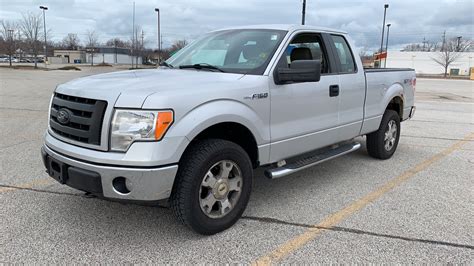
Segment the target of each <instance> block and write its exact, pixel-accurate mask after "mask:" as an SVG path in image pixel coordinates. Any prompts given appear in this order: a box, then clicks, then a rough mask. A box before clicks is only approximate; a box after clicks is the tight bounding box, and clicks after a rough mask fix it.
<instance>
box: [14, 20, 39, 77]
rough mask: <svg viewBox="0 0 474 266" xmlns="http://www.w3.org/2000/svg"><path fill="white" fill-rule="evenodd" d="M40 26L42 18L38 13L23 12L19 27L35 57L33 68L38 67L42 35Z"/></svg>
mask: <svg viewBox="0 0 474 266" xmlns="http://www.w3.org/2000/svg"><path fill="white" fill-rule="evenodd" d="M41 27H42V20H41V14H40V13H38V14H35V13H31V12H29V13H26V14H23V19H22V21H21V23H20V28H21V31H22V32H23V36H25V42H26V44H27V47H28V48H29V49H30V51H31V52H32V53H33V55H34V57H35V68H38V51H39V50H40V49H41V42H40V38H42V37H43V35H42V32H43V31H42V30H41Z"/></svg>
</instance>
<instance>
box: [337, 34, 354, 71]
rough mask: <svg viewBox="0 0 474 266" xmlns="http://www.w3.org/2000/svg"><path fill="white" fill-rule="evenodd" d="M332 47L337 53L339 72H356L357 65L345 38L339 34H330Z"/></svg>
mask: <svg viewBox="0 0 474 266" xmlns="http://www.w3.org/2000/svg"><path fill="white" fill-rule="evenodd" d="M331 37H332V42H333V44H334V48H335V50H336V53H337V59H338V60H339V63H340V66H341V67H340V72H341V73H354V72H357V66H356V64H355V60H354V55H353V54H352V51H351V48H350V47H349V44H347V41H346V39H345V38H344V37H343V36H341V35H331Z"/></svg>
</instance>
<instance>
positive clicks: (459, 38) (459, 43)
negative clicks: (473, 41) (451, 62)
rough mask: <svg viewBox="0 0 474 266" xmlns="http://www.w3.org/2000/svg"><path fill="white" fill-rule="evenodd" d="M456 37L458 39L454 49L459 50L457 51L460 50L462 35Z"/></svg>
mask: <svg viewBox="0 0 474 266" xmlns="http://www.w3.org/2000/svg"><path fill="white" fill-rule="evenodd" d="M457 39H458V46H457V47H456V51H457V52H459V51H461V39H462V36H458V37H457Z"/></svg>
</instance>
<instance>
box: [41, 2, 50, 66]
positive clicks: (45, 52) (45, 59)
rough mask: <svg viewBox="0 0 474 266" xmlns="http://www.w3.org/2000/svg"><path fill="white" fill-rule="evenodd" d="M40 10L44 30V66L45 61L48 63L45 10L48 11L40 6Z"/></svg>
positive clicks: (45, 7)
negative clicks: (41, 11)
mask: <svg viewBox="0 0 474 266" xmlns="http://www.w3.org/2000/svg"><path fill="white" fill-rule="evenodd" d="M40 9H42V10H43V28H44V64H45V65H46V61H48V43H47V42H46V12H45V11H46V10H48V7H47V6H40Z"/></svg>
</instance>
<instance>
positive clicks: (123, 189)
mask: <svg viewBox="0 0 474 266" xmlns="http://www.w3.org/2000/svg"><path fill="white" fill-rule="evenodd" d="M131 185H132V183H131V182H130V181H129V180H128V179H126V178H125V177H122V176H119V177H116V178H114V180H113V181H112V186H113V187H114V189H115V191H116V192H118V193H119V194H128V193H130V191H131V189H132V187H131Z"/></svg>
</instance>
